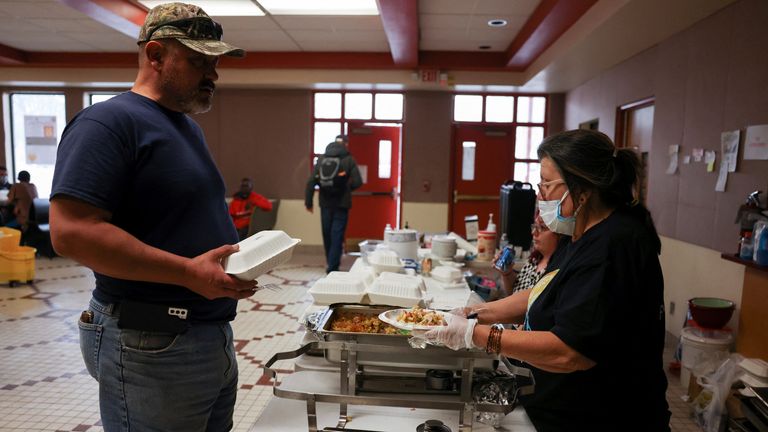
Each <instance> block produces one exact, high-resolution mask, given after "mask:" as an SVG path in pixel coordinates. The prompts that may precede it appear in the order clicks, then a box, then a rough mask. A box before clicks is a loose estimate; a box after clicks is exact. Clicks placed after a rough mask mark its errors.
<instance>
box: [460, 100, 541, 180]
mask: <svg viewBox="0 0 768 432" xmlns="http://www.w3.org/2000/svg"><path fill="white" fill-rule="evenodd" d="M453 121H454V122H456V123H475V124H479V125H481V126H482V125H488V126H490V125H508V126H511V127H512V128H514V131H515V133H514V135H513V136H510V143H509V145H510V146H513V148H514V151H513V152H512V154H513V155H514V159H513V160H512V161H510V163H511V164H512V166H513V170H514V174H513V178H514V180H517V181H522V182H528V183H531V184H533V185H536V184H538V183H539V181H540V179H541V175H540V173H539V160H538V154H537V150H538V147H539V144H541V141H542V140H543V139H544V135H545V134H546V130H547V97H546V96H532V95H515V94H510V95H499V94H495V95H490V94H488V95H484V94H456V95H454V96H453ZM473 144H474V143H473ZM462 146H463V148H462V154H463V158H462V171H461V176H462V180H472V179H474V157H475V153H474V151H475V147H474V145H473V146H468V143H467V142H465V143H462ZM470 161H471V162H472V164H471V166H470V164H469V162H470Z"/></svg>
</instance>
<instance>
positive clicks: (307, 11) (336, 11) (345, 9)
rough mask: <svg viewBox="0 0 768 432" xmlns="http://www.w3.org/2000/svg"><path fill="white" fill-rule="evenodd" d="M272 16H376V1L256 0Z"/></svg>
mask: <svg viewBox="0 0 768 432" xmlns="http://www.w3.org/2000/svg"><path fill="white" fill-rule="evenodd" d="M257 1H258V3H259V4H260V5H261V6H262V7H263V8H264V9H266V10H267V12H269V13H270V14H272V15H378V14H379V8H378V7H377V6H376V0H257Z"/></svg>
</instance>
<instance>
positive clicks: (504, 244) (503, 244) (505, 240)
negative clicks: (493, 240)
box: [499, 233, 509, 250]
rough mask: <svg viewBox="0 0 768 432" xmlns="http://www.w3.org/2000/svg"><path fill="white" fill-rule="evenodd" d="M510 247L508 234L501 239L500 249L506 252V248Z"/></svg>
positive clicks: (503, 234)
mask: <svg viewBox="0 0 768 432" xmlns="http://www.w3.org/2000/svg"><path fill="white" fill-rule="evenodd" d="M508 245H509V238H508V237H507V233H502V234H501V239H499V249H500V250H504V248H505V247H507V246H508Z"/></svg>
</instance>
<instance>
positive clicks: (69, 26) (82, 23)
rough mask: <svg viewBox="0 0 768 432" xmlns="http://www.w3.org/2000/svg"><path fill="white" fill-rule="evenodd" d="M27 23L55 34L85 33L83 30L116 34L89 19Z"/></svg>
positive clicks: (35, 20) (31, 21)
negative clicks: (68, 32)
mask: <svg viewBox="0 0 768 432" xmlns="http://www.w3.org/2000/svg"><path fill="white" fill-rule="evenodd" d="M26 22H29V23H32V24H35V25H36V26H38V27H43V28H45V29H46V30H47V31H54V32H66V31H83V30H91V31H99V32H103V31H107V30H108V31H110V32H114V30H113V29H111V28H109V27H107V26H106V25H104V24H101V23H100V22H97V21H94V20H92V19H88V18H83V19H58V18H28V19H27V20H26Z"/></svg>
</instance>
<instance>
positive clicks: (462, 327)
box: [424, 315, 477, 350]
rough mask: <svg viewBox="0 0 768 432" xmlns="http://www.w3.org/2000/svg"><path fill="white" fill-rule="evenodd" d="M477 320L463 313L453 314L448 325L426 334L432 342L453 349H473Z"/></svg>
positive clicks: (426, 337)
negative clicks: (465, 316)
mask: <svg viewBox="0 0 768 432" xmlns="http://www.w3.org/2000/svg"><path fill="white" fill-rule="evenodd" d="M476 324H477V320H475V319H471V320H468V319H466V318H464V317H462V316H461V315H453V316H451V318H450V319H449V321H448V325H447V326H440V327H436V328H434V329H432V330H429V331H428V332H426V333H425V334H424V338H425V339H426V340H428V341H430V342H433V343H437V344H440V345H444V346H447V347H448V348H450V349H452V350H460V349H472V348H475V345H474V344H473V343H472V336H473V334H474V333H475V325H476Z"/></svg>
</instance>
